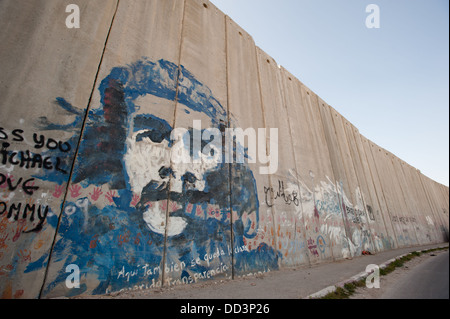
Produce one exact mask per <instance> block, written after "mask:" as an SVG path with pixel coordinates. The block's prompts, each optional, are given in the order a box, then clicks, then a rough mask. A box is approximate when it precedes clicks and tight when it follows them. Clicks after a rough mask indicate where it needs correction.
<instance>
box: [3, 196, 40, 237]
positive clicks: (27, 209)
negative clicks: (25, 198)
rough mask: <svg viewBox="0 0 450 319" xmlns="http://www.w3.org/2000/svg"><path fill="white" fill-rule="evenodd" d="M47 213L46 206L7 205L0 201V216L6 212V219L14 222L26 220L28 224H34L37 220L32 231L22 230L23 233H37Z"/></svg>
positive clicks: (28, 204) (27, 204)
mask: <svg viewBox="0 0 450 319" xmlns="http://www.w3.org/2000/svg"><path fill="white" fill-rule="evenodd" d="M48 211H49V207H48V206H43V205H39V206H36V204H30V203H13V204H8V203H6V202H3V201H0V216H2V215H3V214H5V213H6V212H7V215H6V218H8V219H10V218H12V219H13V220H15V221H18V220H19V219H23V220H26V219H28V220H29V221H30V222H34V221H35V220H36V217H37V219H38V220H39V221H38V223H37V225H35V226H34V227H33V228H32V229H27V230H24V231H23V232H24V233H30V232H38V231H40V230H41V229H42V226H43V224H44V221H45V218H46V217H47V214H48Z"/></svg>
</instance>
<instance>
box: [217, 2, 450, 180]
mask: <svg viewBox="0 0 450 319" xmlns="http://www.w3.org/2000/svg"><path fill="white" fill-rule="evenodd" d="M211 2H212V3H213V4H214V5H216V7H218V8H219V9H220V10H221V11H223V12H224V13H225V14H227V15H228V16H229V17H230V18H231V19H233V20H234V21H235V22H236V23H237V24H239V25H240V26H241V27H242V28H243V29H244V30H246V31H247V32H248V33H249V34H250V35H251V36H252V37H253V39H254V40H255V43H256V45H257V46H258V47H260V48H261V49H262V50H263V51H265V52H266V53H267V54H269V55H270V56H271V57H273V58H274V59H275V60H276V61H277V63H278V64H279V65H282V66H283V67H285V68H286V69H287V70H288V71H289V72H291V73H292V74H293V75H294V76H296V77H297V78H298V79H299V80H300V81H301V82H303V83H304V84H305V85H306V86H307V87H308V88H309V89H311V90H312V91H313V92H315V93H316V94H317V95H318V96H320V97H321V98H322V99H323V100H324V101H325V102H327V103H328V104H329V105H331V106H332V107H333V108H334V109H336V110H337V111H338V112H339V113H340V114H342V115H343V116H344V117H345V118H346V119H347V120H349V121H350V122H351V123H352V124H353V125H355V126H356V127H357V128H358V129H359V131H360V133H361V134H362V135H364V136H365V137H367V138H368V139H370V140H371V141H373V142H374V143H376V144H378V145H379V146H381V147H383V148H385V149H387V150H388V151H390V152H391V153H393V154H395V155H396V156H397V157H399V158H401V159H402V160H404V161H405V162H407V163H409V164H410V165H412V166H414V167H416V168H417V169H419V170H420V171H421V172H422V174H424V175H426V176H428V177H430V178H432V179H433V180H435V181H437V182H439V183H441V184H444V185H446V186H448V185H449V1H448V0H368V1H364V0H340V1H336V0H277V1H275V0H211ZM370 4H376V5H377V6H378V8H379V22H380V23H379V28H367V26H366V19H367V18H368V17H369V16H371V15H373V13H374V12H373V11H369V12H366V7H367V6H368V5H370ZM370 18H371V17H370ZM369 20H370V21H372V22H373V20H372V19H369Z"/></svg>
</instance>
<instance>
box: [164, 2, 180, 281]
mask: <svg viewBox="0 0 450 319" xmlns="http://www.w3.org/2000/svg"><path fill="white" fill-rule="evenodd" d="M185 15H186V0H184V2H183V14H182V18H181V30H180V46H179V49H178V72H177V80H176V84H175V85H176V87H175V98H174V110H173V121H172V129H175V124H176V121H177V108H178V90H179V83H180V74H181V50H182V48H183V30H184V17H185ZM170 168H171V169H172V157H171V158H170ZM172 171H173V170H172ZM172 179H173V177H172V174H169V186H168V189H167V205H166V220H165V224H164V246H163V256H162V271H161V287H164V281H165V279H166V278H165V277H166V267H165V265H166V254H167V235H168V228H169V209H170V205H169V203H170V189H171V188H172V187H171V186H172Z"/></svg>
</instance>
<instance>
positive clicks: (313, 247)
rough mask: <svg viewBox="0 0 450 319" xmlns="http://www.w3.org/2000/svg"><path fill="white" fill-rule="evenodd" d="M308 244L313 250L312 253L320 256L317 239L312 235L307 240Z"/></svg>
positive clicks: (310, 249)
mask: <svg viewBox="0 0 450 319" xmlns="http://www.w3.org/2000/svg"><path fill="white" fill-rule="evenodd" d="M307 244H308V249H309V251H310V252H311V254H313V256H317V257H319V252H318V251H317V244H316V241H315V240H314V239H312V238H311V237H310V238H309V239H308V240H307Z"/></svg>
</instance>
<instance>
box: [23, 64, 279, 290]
mask: <svg viewBox="0 0 450 319" xmlns="http://www.w3.org/2000/svg"><path fill="white" fill-rule="evenodd" d="M98 90H99V93H100V105H99V106H97V107H91V109H90V110H89V112H88V116H87V119H86V123H85V127H84V130H83V134H82V137H81V140H80V144H79V148H78V153H77V157H76V161H75V164H74V167H73V173H72V180H71V186H70V187H74V186H75V187H78V188H79V189H80V191H79V192H78V193H77V195H78V196H74V197H68V198H67V200H66V202H65V204H64V207H63V211H62V216H61V218H60V222H59V229H58V236H57V240H56V242H55V246H54V250H53V255H52V258H51V264H50V266H49V267H50V270H49V276H48V278H49V279H48V280H47V283H46V286H45V288H44V291H43V293H44V294H47V295H51V293H52V291H53V290H54V289H62V288H61V287H62V286H63V285H64V282H65V280H66V277H67V273H66V272H65V268H66V267H67V265H70V264H76V265H77V266H78V267H79V268H80V273H81V277H82V279H81V284H80V287H79V288H72V289H70V290H69V291H67V293H66V294H68V295H76V294H81V293H89V294H102V293H106V292H110V291H118V290H121V289H130V287H134V288H135V287H139V288H151V287H154V286H158V285H161V282H162V281H164V284H165V285H175V284H188V283H192V282H196V281H198V280H201V279H210V278H213V277H218V276H230V275H231V269H232V267H234V269H235V272H236V273H240V272H242V273H245V272H246V271H247V272H248V271H267V270H268V269H270V270H272V269H277V267H278V259H279V253H278V252H277V251H275V250H273V248H271V247H270V246H268V245H266V244H264V243H261V244H260V245H259V246H258V247H251V248H249V247H248V246H247V245H246V244H245V243H246V241H247V240H250V239H252V238H254V237H255V236H256V235H257V233H258V226H259V202H258V197H257V189H256V183H255V179H254V177H253V173H252V171H251V170H250V169H249V167H248V165H247V164H245V163H232V164H230V163H226V161H225V160H223V156H225V154H224V151H223V148H221V147H215V146H220V144H221V143H220V142H221V138H220V136H219V135H218V132H219V133H220V132H223V131H224V129H225V127H226V126H227V125H228V120H229V119H231V121H233V117H232V116H229V115H228V114H227V111H226V110H225V109H224V108H223V107H222V105H221V104H220V103H219V102H218V100H217V99H215V98H214V96H213V93H212V92H211V90H210V89H209V88H208V87H207V86H206V85H204V84H202V83H200V82H199V81H198V80H196V79H195V77H194V75H193V74H191V73H190V72H189V71H188V70H186V69H185V68H184V67H183V66H180V67H178V65H175V64H173V63H171V62H169V61H165V60H159V61H156V62H153V61H150V60H149V59H147V58H142V59H141V60H139V61H136V62H135V63H132V64H129V65H126V66H119V67H115V68H113V69H112V70H111V72H110V73H109V75H108V76H107V77H105V78H104V79H103V80H102V81H101V83H100V85H99V87H98ZM148 97H151V98H152V99H151V102H149V103H144V102H143V101H145V99H146V98H148ZM175 100H176V101H177V103H178V104H177V105H178V109H177V112H183V113H182V114H183V116H185V118H189V117H191V118H192V121H190V123H193V121H194V120H195V119H196V118H197V117H198V116H199V114H200V115H201V117H202V118H203V119H205V118H207V119H208V120H209V123H208V126H209V127H210V130H211V131H214V132H208V129H198V128H195V127H193V126H189V127H184V129H183V130H182V131H181V133H180V132H177V134H174V133H175V128H174V127H172V126H173V125H174V121H173V113H172V114H171V112H164V109H162V108H164V107H167V105H169V104H170V103H168V102H171V103H173V105H175ZM57 101H58V103H59V105H60V106H61V107H62V108H64V109H65V110H67V111H69V112H70V113H71V114H72V115H75V117H76V120H75V121H74V122H73V123H72V124H71V125H72V126H80V124H81V122H82V113H83V112H81V111H79V110H78V109H77V108H75V107H73V106H71V105H70V103H69V102H67V101H65V100H64V99H63V98H58V99H57ZM159 101H160V102H161V103H159ZM140 103H143V104H146V105H144V106H142V105H139V104H140ZM157 114H158V115H157ZM161 114H171V115H172V116H167V117H166V118H164V116H162V115H161ZM40 122H41V126H45V125H46V126H47V127H46V128H47V129H49V130H51V129H59V130H61V129H64V128H63V127H62V126H61V125H54V124H53V125H52V124H50V121H49V120H48V119H46V118H41V119H40ZM187 122H188V123H189V120H188V121H187ZM235 124H236V123H230V125H235ZM212 133H214V134H212ZM198 136H201V137H202V139H201V141H198ZM205 136H206V137H208V136H210V137H211V140H208V138H206V139H205ZM78 137H79V136H78V135H77V134H74V136H73V139H72V140H71V143H72V144H74V148H75V146H76V144H77V139H78ZM196 139H197V140H196ZM213 140H214V141H213ZM196 143H197V144H196ZM195 145H201V148H200V151H199V150H198V149H196V148H195V147H194V146H195ZM174 154H176V155H177V156H178V158H182V159H183V160H181V161H174V160H173V156H174ZM45 178H46V179H47V180H50V181H52V178H53V181H55V182H58V181H59V180H58V177H57V176H55V177H51V176H50V177H48V176H47V177H45ZM232 214H233V215H232ZM232 219H233V220H232ZM55 227H56V225H55ZM232 234H233V235H232ZM232 237H233V238H232ZM44 260H45V258H42V259H41V260H38V261H37V262H35V263H32V264H30V266H29V267H28V268H29V269H28V271H30V272H31V271H34V270H36V269H38V268H40V267H43V264H44Z"/></svg>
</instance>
